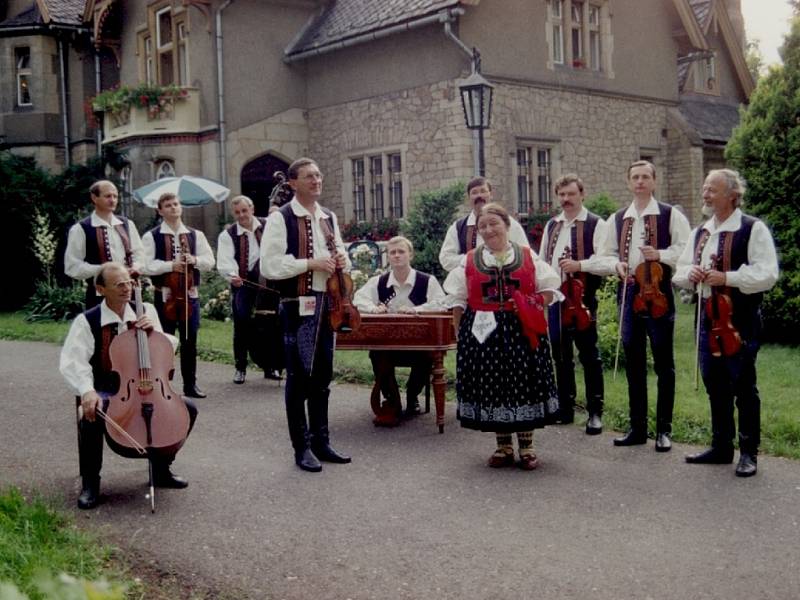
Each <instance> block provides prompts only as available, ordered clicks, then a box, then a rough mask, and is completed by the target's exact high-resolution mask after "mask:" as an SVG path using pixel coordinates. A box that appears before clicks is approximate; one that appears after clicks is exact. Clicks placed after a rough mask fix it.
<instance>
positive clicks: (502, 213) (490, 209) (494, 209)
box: [476, 202, 511, 228]
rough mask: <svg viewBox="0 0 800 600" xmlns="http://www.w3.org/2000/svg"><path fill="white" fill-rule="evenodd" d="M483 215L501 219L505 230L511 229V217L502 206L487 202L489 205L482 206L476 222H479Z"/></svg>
mask: <svg viewBox="0 0 800 600" xmlns="http://www.w3.org/2000/svg"><path fill="white" fill-rule="evenodd" d="M484 215H496V216H498V217H500V218H501V219H503V223H505V224H506V227H507V228H509V227H511V217H510V216H509V214H508V211H507V210H506V207H505V206H503V205H502V204H498V203H497V202H489V204H484V205H483V206H482V207H481V210H480V212H479V213H478V221H480V220H481V217H482V216H484ZM476 223H477V221H476Z"/></svg>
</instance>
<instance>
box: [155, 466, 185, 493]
mask: <svg viewBox="0 0 800 600" xmlns="http://www.w3.org/2000/svg"><path fill="white" fill-rule="evenodd" d="M153 485H154V486H155V487H157V488H171V489H173V490H182V489H183V488H187V487H189V482H188V481H186V480H185V479H184V478H183V477H178V476H177V475H175V474H174V473H173V472H172V471H170V470H169V469H165V470H163V471H159V472H156V473H154V474H153Z"/></svg>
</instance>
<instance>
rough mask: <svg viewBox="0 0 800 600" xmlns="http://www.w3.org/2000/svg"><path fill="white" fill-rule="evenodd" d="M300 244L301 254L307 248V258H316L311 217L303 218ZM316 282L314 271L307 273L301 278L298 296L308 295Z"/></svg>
mask: <svg viewBox="0 0 800 600" xmlns="http://www.w3.org/2000/svg"><path fill="white" fill-rule="evenodd" d="M298 221H299V219H298ZM299 234H300V235H299V238H300V239H299V243H298V246H299V248H300V252H302V251H303V248H305V251H306V255H305V258H309V259H311V258H314V233H313V229H312V228H311V217H309V216H305V217H303V226H301V227H300V231H299ZM313 281H314V272H313V271H310V270H309V271H306V272H305V274H304V275H303V276H301V277H300V280H299V282H298V290H297V294H298V295H299V296H304V295H306V294H307V293H308V292H309V291H310V290H311V289H312V283H313Z"/></svg>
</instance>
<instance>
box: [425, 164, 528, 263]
mask: <svg viewBox="0 0 800 600" xmlns="http://www.w3.org/2000/svg"><path fill="white" fill-rule="evenodd" d="M467 200H469V203H470V205H471V206H472V211H471V212H470V213H469V214H468V215H467V216H465V217H461V218H460V219H458V220H457V221H456V222H455V223H453V224H452V225H450V227H449V228H448V230H447V234H446V235H445V238H444V243H443V244H442V249H441V250H440V251H439V262H440V263H442V267H444V270H445V271H447V272H448V273H449V272H450V271H452V270H453V269H455V268H456V267H458V266H459V265H460V264H461V260H462V259H463V258H464V256H466V254H467V252H469V251H470V250H472V249H473V248H475V247H477V246H479V245H480V244H482V243H483V238H481V236H480V235H479V234H478V227H477V219H478V213H479V212H480V210H481V208H483V206H484V205H485V204H487V203H489V202H493V201H494V197H493V194H492V184H491V182H490V181H489V180H488V179H487V178H486V177H473V178H472V179H470V181H469V183H468V184H467ZM508 239H509V240H511V241H512V242H514V243H516V244H519V245H520V246H524V247H529V246H530V244H529V243H528V236H527V235H525V230H524V229H523V228H522V225H520V224H519V223H518V222H517V221H515V220H514V219H513V218H511V227H510V229H509V231H508Z"/></svg>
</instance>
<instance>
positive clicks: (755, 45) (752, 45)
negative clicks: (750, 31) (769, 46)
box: [744, 38, 764, 83]
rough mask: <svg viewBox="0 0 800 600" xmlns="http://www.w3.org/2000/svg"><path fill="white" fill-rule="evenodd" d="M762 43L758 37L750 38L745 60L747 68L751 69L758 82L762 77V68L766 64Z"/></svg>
mask: <svg viewBox="0 0 800 600" xmlns="http://www.w3.org/2000/svg"><path fill="white" fill-rule="evenodd" d="M760 43H761V42H760V40H759V39H758V38H756V39H752V40H748V42H747V46H746V47H745V55H744V58H745V61H747V70H748V71H750V75H751V76H752V77H753V81H755V82H756V83H758V80H759V78H760V77H761V69H762V67H763V66H764V55H763V54H761V46H760V45H759V44H760Z"/></svg>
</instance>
